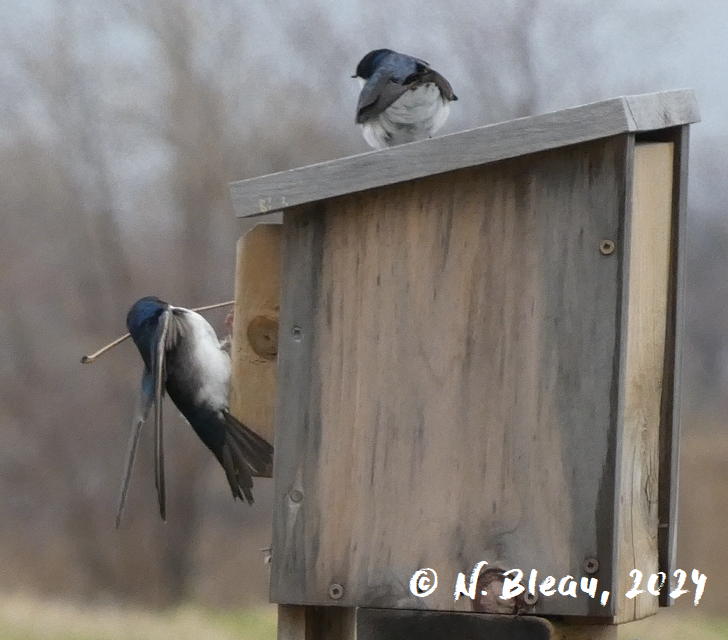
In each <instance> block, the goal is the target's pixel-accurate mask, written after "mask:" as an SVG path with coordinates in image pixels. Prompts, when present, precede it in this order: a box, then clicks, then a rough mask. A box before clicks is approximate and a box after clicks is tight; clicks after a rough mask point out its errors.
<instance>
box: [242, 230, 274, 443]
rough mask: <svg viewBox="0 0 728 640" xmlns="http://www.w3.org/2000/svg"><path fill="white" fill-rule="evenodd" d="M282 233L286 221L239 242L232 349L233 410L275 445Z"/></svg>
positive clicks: (248, 235) (251, 233)
mask: <svg viewBox="0 0 728 640" xmlns="http://www.w3.org/2000/svg"><path fill="white" fill-rule="evenodd" d="M281 236H282V225H280V224H258V225H256V226H255V227H253V228H252V229H251V230H250V231H248V232H247V233H246V234H245V235H244V236H243V237H242V238H240V240H239V241H238V248H237V267H236V271H235V309H234V312H235V313H234V318H233V341H232V349H231V353H230V356H231V358H232V379H231V383H230V409H231V412H232V414H233V415H234V416H235V417H236V418H237V419H238V420H240V421H241V422H242V423H243V424H245V425H247V426H248V427H249V428H250V429H252V430H253V431H255V432H256V433H257V434H259V435H261V436H262V437H263V438H265V439H266V440H267V441H268V442H271V443H272V442H273V432H274V425H273V414H274V409H275V396H276V381H275V377H276V356H275V354H276V353H277V350H278V308H279V296H280V271H281ZM251 342H252V344H251ZM256 351H257V352H256ZM261 354H262V355H261Z"/></svg>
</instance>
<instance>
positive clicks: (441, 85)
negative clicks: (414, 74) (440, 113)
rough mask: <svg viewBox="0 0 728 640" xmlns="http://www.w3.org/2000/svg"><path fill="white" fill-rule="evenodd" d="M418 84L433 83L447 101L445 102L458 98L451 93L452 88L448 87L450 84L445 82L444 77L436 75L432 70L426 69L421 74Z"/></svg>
mask: <svg viewBox="0 0 728 640" xmlns="http://www.w3.org/2000/svg"><path fill="white" fill-rule="evenodd" d="M420 77H421V80H420V82H434V83H435V84H436V85H437V88H438V89H439V90H440V93H441V94H442V95H443V96H444V97H445V98H446V99H447V100H457V99H458V97H457V96H456V95H455V94H454V93H453V90H452V86H450V83H449V82H448V81H447V80H445V77H444V76H442V75H440V74H439V73H437V71H435V70H434V69H429V68H428V69H427V70H426V71H425V73H423V74H422V76H420Z"/></svg>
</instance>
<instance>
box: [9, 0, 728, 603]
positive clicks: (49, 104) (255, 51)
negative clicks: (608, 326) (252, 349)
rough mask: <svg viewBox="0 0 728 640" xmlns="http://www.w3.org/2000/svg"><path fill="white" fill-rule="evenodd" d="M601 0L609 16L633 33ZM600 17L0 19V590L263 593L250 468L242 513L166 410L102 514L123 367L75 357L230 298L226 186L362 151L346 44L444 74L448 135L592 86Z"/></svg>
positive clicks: (275, 8)
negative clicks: (144, 306)
mask: <svg viewBox="0 0 728 640" xmlns="http://www.w3.org/2000/svg"><path fill="white" fill-rule="evenodd" d="M1 4H2V3H0V5H1ZM618 4H619V5H620V6H622V8H623V9H624V11H625V16H626V17H625V18H624V21H623V24H622V25H621V27H622V28H623V30H624V32H625V33H628V34H629V38H634V39H635V40H637V39H639V38H640V37H643V36H644V28H641V27H640V26H639V25H640V24H642V23H640V22H633V21H630V19H629V14H628V11H627V8H628V3H626V2H624V1H622V2H620V3H618ZM8 6H9V5H8ZM11 11H12V9H11V8H8V7H6V8H5V13H6V14H7V15H10V12H11ZM635 11H637V9H635ZM614 14H615V11H614V5H610V7H609V8H606V9H605V8H600V7H599V6H597V5H594V4H593V3H570V2H558V3H546V2H544V1H543V0H519V1H518V2H513V3H506V4H504V3H498V2H495V0H488V1H486V2H474V1H472V2H470V1H467V0H453V2H451V3H447V4H442V5H441V6H439V7H428V8H426V9H425V8H422V7H420V3H417V2H414V0H404V1H403V2H401V3H396V5H393V4H392V3H385V2H384V1H383V0H379V1H378V2H374V3H371V2H368V3H365V2H363V1H361V0H360V1H357V2H351V3H342V4H341V5H336V6H334V5H332V4H331V3H324V2H312V3H307V4H305V5H300V3H293V2H290V1H288V0H269V1H266V2H260V1H258V2H241V1H239V0H221V1H220V2H215V3H202V2H199V1H197V0H182V1H181V2H177V3H158V2H157V3H155V2H151V1H150V0H123V1H122V2H120V3H93V2H90V1H89V0H63V1H61V0H50V1H49V2H48V3H46V4H44V5H43V8H38V9H37V10H36V11H34V12H29V14H28V15H22V16H17V17H14V19H5V20H2V19H0V53H1V54H2V55H1V56H0V58H2V59H3V61H4V62H2V63H0V82H2V86H3V87H4V91H3V92H2V95H3V97H2V98H0V100H2V101H3V102H2V103H0V169H1V170H0V211H2V215H0V274H2V277H1V278H0V383H1V386H0V426H1V427H2V433H3V436H4V438H3V442H4V445H5V446H3V447H2V448H0V518H2V522H3V523H4V526H3V527H2V528H0V561H2V565H3V567H4V570H3V571H2V572H0V588H14V587H29V588H34V589H40V590H47V591H53V592H63V593H65V594H77V595H80V596H85V597H122V598H134V599H137V600H139V601H143V602H146V603H156V604H165V603H170V602H176V601H179V600H182V599H184V598H187V597H196V598H202V599H206V600H208V601H214V602H217V603H223V604H233V603H240V602H242V601H244V600H245V599H246V598H249V597H251V598H252V597H255V598H260V597H262V596H263V594H264V593H265V590H266V586H265V568H264V567H263V565H262V562H261V558H260V556H259V555H258V554H257V551H256V549H257V547H258V546H264V545H265V543H266V536H267V535H268V534H267V527H268V522H269V517H270V486H269V484H267V483H266V482H263V481H261V482H259V483H258V485H259V487H260V488H258V486H256V497H258V501H257V502H256V505H255V507H254V508H253V509H248V508H247V507H246V506H241V505H236V504H234V503H233V502H232V499H231V498H230V496H229V495H228V493H227V490H226V487H225V484H224V479H223V478H221V477H220V473H219V469H218V468H217V467H216V465H215V464H214V462H212V461H211V458H210V456H209V455H208V454H207V452H206V451H205V450H204V449H203V447H202V445H201V444H200V443H199V442H198V441H197V440H196V439H195V437H194V436H193V434H192V433H191V430H190V429H189V428H188V427H187V426H186V425H184V424H183V422H182V420H181V419H174V420H170V427H171V428H170V430H171V431H173V434H171V436H170V437H169V438H168V442H169V444H170V446H171V450H170V453H169V457H168V460H169V463H168V464H169V476H170V489H169V495H170V505H169V522H168V523H167V524H166V525H162V524H161V523H159V522H158V516H157V513H156V506H155V501H154V497H153V482H152V475H151V468H150V467H151V461H150V457H151V456H150V454H149V447H148V446H147V447H144V445H149V444H150V443H149V442H148V441H146V440H145V441H144V442H143V443H142V445H143V447H144V449H145V450H146V454H143V455H142V456H141V459H140V460H139V462H138V465H137V468H136V477H135V479H134V482H133V484H132V491H131V496H130V499H129V502H128V505H127V513H126V521H125V524H124V526H123V528H122V530H121V531H119V532H117V531H115V530H114V529H113V514H114V508H115V501H116V496H117V489H118V481H119V477H120V472H121V464H122V457H123V452H124V450H125V446H126V437H127V427H128V423H129V421H130V418H131V412H132V409H133V406H134V401H135V397H136V392H137V391H136V387H137V385H138V383H139V374H140V371H141V362H140V360H139V358H138V356H137V355H136V353H135V352H134V349H133V347H131V346H130V345H128V344H127V345H126V346H125V347H123V348H120V349H118V350H117V351H115V352H114V353H113V354H111V355H109V356H106V357H105V358H104V359H103V360H101V361H100V362H99V363H98V364H95V365H93V366H86V367H82V366H81V365H79V364H78V360H79V357H80V356H81V355H82V354H83V353H88V352H89V351H93V350H94V349H95V348H96V347H98V346H99V345H101V344H103V343H104V342H106V341H107V340H109V339H111V338H112V337H114V336H115V335H117V334H119V333H122V332H123V331H124V330H125V329H124V317H125V314H126V311H127V309H128V307H129V306H130V304H131V303H132V302H133V301H134V300H135V299H137V298H138V297H140V296H142V295H146V294H149V293H154V294H157V295H160V296H161V297H163V298H167V299H169V300H171V301H173V302H174V303H176V304H181V305H186V306H195V305H198V304H204V303H210V302H217V301H221V300H225V299H228V298H229V297H230V296H231V292H232V288H233V268H234V253H235V244H236V241H237V239H238V237H239V236H240V235H241V234H242V233H243V231H244V230H245V226H243V225H241V224H240V223H239V222H238V221H237V220H236V219H235V217H234V214H233V211H232V209H231V206H230V202H229V196H228V186H227V185H228V182H229V181H230V180H233V179H240V178H244V177H249V176H252V175H257V174H262V173H267V172H272V171H280V170H285V169H288V168H291V167H294V166H299V165H303V164H308V163H311V162H317V161H321V160H325V159H329V158H334V157H338V156H341V155H346V154H350V153H355V152H361V151H365V150H366V145H365V143H364V142H363V140H362V138H361V135H360V133H359V131H358V130H357V129H356V127H355V126H354V124H353V113H354V104H355V101H356V94H357V90H358V86H357V85H356V83H355V82H354V81H353V80H351V79H350V78H349V76H350V75H351V73H353V71H354V68H355V66H356V63H357V61H358V60H359V58H360V57H361V56H362V55H363V53H365V52H366V51H367V50H369V49H373V48H376V47H380V46H390V47H393V48H399V49H401V50H403V51H407V52H408V53H412V54H413V55H418V56H421V57H423V58H425V59H427V60H430V61H431V62H432V63H433V65H435V66H436V67H437V68H438V69H439V70H441V71H442V72H443V73H444V74H445V75H446V76H447V77H448V78H449V79H451V81H452V82H453V85H454V87H455V89H456V92H457V93H458V95H459V96H460V98H461V100H460V102H459V103H458V104H457V108H455V109H453V116H452V118H451V122H450V123H449V124H448V129H449V130H450V131H452V130H455V129H461V128H469V127H474V126H478V125H481V124H487V123H489V122H494V121H497V120H502V119H506V118H512V117H519V116H524V115H529V114H532V113H535V112H538V111H543V110H546V109H552V108H560V107H565V106H570V105H572V104H577V103H579V102H583V101H588V100H593V99H598V98H602V97H606V94H607V92H608V91H609V90H610V87H606V86H605V85H604V84H603V83H602V82H600V80H599V78H598V73H596V72H595V70H597V71H599V70H603V69H604V68H605V65H608V63H609V58H608V57H605V51H604V50H603V47H602V45H601V44H600V41H599V39H598V38H596V37H595V34H599V33H602V32H604V30H607V31H609V29H613V28H614V24H613V23H614ZM0 17H1V16H0ZM6 17H7V16H6ZM669 17H670V20H669V21H666V22H665V21H663V22H664V24H672V22H674V21H675V20H676V19H677V17H676V15H674V14H669ZM660 28H661V27H659V26H657V27H655V29H660ZM660 73H661V72H660V69H659V68H658V67H657V66H655V67H654V68H653V69H642V71H641V75H637V76H630V77H629V78H626V79H625V80H624V82H623V83H622V84H621V85H620V86H621V87H622V90H621V92H622V93H625V92H628V91H632V90H651V89H653V88H655V87H654V86H653V85H654V83H655V78H660V77H661V75H660ZM716 149H717V147H716ZM716 153H718V151H716ZM720 153H724V152H723V151H720ZM723 199H725V198H723ZM718 202H720V203H721V204H722V200H719V201H718ZM710 235H711V234H710V233H709V234H708V236H710ZM723 237H724V238H725V236H723ZM707 240H710V238H707ZM707 240H706V243H705V244H706V245H708V246H713V249H711V250H710V251H708V252H706V253H705V254H704V256H703V258H704V260H702V261H699V264H695V265H694V271H693V274H694V276H695V277H696V278H697V279H698V280H699V281H700V283H701V284H700V287H703V288H704V289H702V288H699V287H696V288H695V289H694V291H693V295H696V296H700V297H701V299H702V296H704V295H709V293H704V291H705V292H709V291H710V289H711V286H713V284H712V281H713V280H714V279H715V278H716V277H717V274H718V273H719V272H722V273H725V255H726V252H725V251H724V250H723V249H724V247H725V244H726V243H723V245H720V246H718V245H715V242H717V240H716V239H715V237H713V238H712V242H713V243H714V245H711V244H710V242H708V241H707ZM695 241H696V242H697V241H700V242H703V239H702V236H701V237H697V236H695ZM721 270H722V271H721ZM696 308H697V307H696ZM720 311H722V308H721V309H720ZM711 314H712V316H713V319H712V320H710V319H708V318H706V316H705V315H703V314H702V310H700V311H699V312H698V311H696V313H695V314H694V316H693V317H692V323H693V324H692V326H693V328H694V333H693V335H692V344H693V345H694V350H695V353H696V354H697V355H696V356H695V358H694V361H695V363H696V364H695V367H694V370H695V371H698V370H699V369H700V367H701V366H704V367H705V368H706V369H705V371H706V372H713V371H715V370H717V369H716V368H717V367H719V364H718V360H717V359H716V354H715V353H710V352H711V350H712V349H714V347H715V344H716V341H719V340H721V339H722V338H720V335H719V334H720V332H721V330H724V329H725V321H723V323H722V324H721V323H718V322H717V321H716V320H715V317H716V316H717V315H718V310H716V309H712V310H711ZM223 317H224V314H223V313H221V314H218V315H216V316H212V318H213V320H214V321H215V322H216V323H217V326H218V327H220V326H221V324H222V323H221V320H222V318H223ZM723 335H725V331H724V333H723ZM723 340H724V339H723ZM711 358H712V360H711ZM701 363H703V364H701ZM711 375H712V373H706V374H705V377H706V379H707V378H710V376H711ZM171 414H172V412H171V411H169V410H168V415H169V416H170V418H171ZM144 437H146V436H144Z"/></svg>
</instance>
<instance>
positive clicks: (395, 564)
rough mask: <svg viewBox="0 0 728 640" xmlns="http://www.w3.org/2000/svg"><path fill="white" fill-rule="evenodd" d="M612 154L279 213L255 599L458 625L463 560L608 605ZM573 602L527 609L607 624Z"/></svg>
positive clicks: (604, 150) (483, 170)
mask: <svg viewBox="0 0 728 640" xmlns="http://www.w3.org/2000/svg"><path fill="white" fill-rule="evenodd" d="M630 140H631V138H630V137H629V136H616V137H613V138H610V139H607V140H601V141H599V142H596V143H588V144H582V145H579V146H572V147H569V148H566V149H561V150H557V151H552V152H549V153H544V154H537V155H533V156H529V157H526V158H521V159H514V160H509V161H504V162H501V163H497V164H493V165H487V166H483V167H479V168H473V169H463V170H460V171H457V172H451V173H449V174H447V175H443V176H433V177H429V178H426V179H422V180H418V181H413V182H408V183H405V184H401V185H393V186H389V187H386V188H382V189H377V190H371V191H366V192H363V193H360V194H354V195H351V196H346V197H342V198H336V199H332V200H329V201H326V202H324V203H319V204H318V205H316V206H315V207H313V208H299V209H292V210H290V211H287V212H286V213H285V216H284V252H283V253H284V258H283V259H284V268H283V274H284V276H283V283H282V299H283V300H285V301H286V303H285V306H284V308H283V309H282V313H281V335H282V336H286V337H285V338H284V339H282V340H281V345H280V354H279V374H278V389H279V394H278V404H277V410H276V443H275V446H276V462H275V486H276V488H275V515H274V543H273V564H272V572H271V599H272V600H273V601H274V602H279V603H288V604H315V605H326V604H331V599H330V598H329V595H328V593H329V587H330V585H331V584H332V583H338V584H340V585H342V586H343V588H344V595H343V597H342V598H341V599H340V600H338V602H337V604H340V605H344V606H368V607H394V608H408V609H421V608H429V609H437V610H445V611H447V610H460V611H467V610H469V608H470V606H471V602H470V600H469V599H468V598H465V597H461V598H460V599H459V601H458V602H453V589H454V585H455V581H456V577H457V574H458V573H459V572H464V573H466V574H467V575H469V574H470V571H471V569H472V567H473V565H475V564H476V563H477V562H479V561H481V560H487V561H488V562H489V563H491V565H499V566H502V568H504V569H510V568H519V569H522V570H523V571H524V572H525V573H526V575H528V572H529V571H530V570H531V569H537V570H538V571H539V576H540V578H539V582H540V581H541V580H542V579H543V578H544V577H546V576H547V575H552V576H554V577H556V578H557V580H558V579H560V578H561V577H564V576H566V575H572V576H574V577H575V578H577V579H578V578H579V577H580V576H581V575H582V564H583V562H584V559H585V558H587V557H597V558H598V559H599V560H600V569H599V572H598V574H597V577H598V578H599V582H600V590H601V589H607V590H610V591H612V592H614V589H613V587H614V586H615V577H614V576H613V573H612V570H613V567H612V563H611V559H612V558H613V556H614V552H615V550H614V548H613V535H614V532H613V529H612V526H613V522H614V516H615V514H614V507H615V497H614V496H615V494H616V491H615V478H614V469H615V451H616V443H617V408H618V404H617V403H618V394H617V389H618V384H617V379H616V375H617V373H618V371H619V368H620V360H619V358H620V350H619V345H618V341H619V331H620V323H619V318H620V304H621V297H620V296H621V288H620V284H619V276H620V273H621V261H622V259H623V257H624V256H623V254H622V252H621V250H620V248H619V245H618V246H617V251H616V252H615V253H613V254H612V255H610V256H604V255H602V254H601V253H600V252H599V245H600V243H601V241H602V240H603V239H605V238H606V239H618V238H620V237H621V234H622V233H623V230H622V229H621V226H620V225H621V217H622V216H623V213H624V206H625V190H624V189H625V184H626V178H625V171H626V165H625V163H626V155H627V149H628V147H629V144H630V143H629V141H630ZM296 328H298V332H296ZM294 334H295V335H296V336H298V339H296V340H294V339H289V338H288V337H287V336H289V335H290V336H292V335H294ZM294 490H295V492H298V493H296V497H297V498H301V499H300V500H296V501H294V500H292V495H293V494H294ZM421 567H433V568H435V569H436V571H437V572H438V575H439V580H440V584H441V585H442V586H441V587H440V588H439V589H438V590H437V591H436V592H435V593H434V594H433V595H431V596H430V597H428V598H426V599H419V598H416V597H415V596H413V595H412V594H411V593H410V591H409V580H410V577H411V575H412V574H413V572H414V571H415V570H417V569H419V568H421ZM580 596H581V597H577V598H572V597H569V596H560V595H554V596H552V597H545V596H543V597H541V598H539V600H538V602H537V604H536V608H535V613H537V614H554V615H559V614H561V615H565V614H566V615H582V616H583V615H590V616H593V617H594V616H596V617H599V616H601V617H606V618H610V617H611V615H612V613H613V605H612V603H613V600H610V603H609V604H608V606H607V607H602V606H601V605H600V604H599V602H598V599H591V598H589V597H588V596H586V595H585V594H580Z"/></svg>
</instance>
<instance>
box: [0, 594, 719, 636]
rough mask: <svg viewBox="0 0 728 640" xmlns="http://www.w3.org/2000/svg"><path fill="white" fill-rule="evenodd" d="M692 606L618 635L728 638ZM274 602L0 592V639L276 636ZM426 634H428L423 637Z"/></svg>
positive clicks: (637, 624)
mask: <svg viewBox="0 0 728 640" xmlns="http://www.w3.org/2000/svg"><path fill="white" fill-rule="evenodd" d="M696 614H697V612H695V611H692V610H686V611H675V610H671V611H661V612H660V614H659V615H658V616H656V617H653V618H649V619H647V620H643V621H640V622H635V623H632V624H628V625H622V626H621V627H620V631H619V638H620V640H728V619H722V620H721V619H716V618H706V617H702V616H699V615H696ZM275 637H276V613H275V607H273V606H270V607H261V608H258V609H253V610H246V611H238V612H227V613H221V612H215V611H211V610H206V609H202V608H200V607H195V606H191V605H190V606H185V607H180V608H177V609H172V610H168V611H164V612H152V611H147V610H143V609H131V608H119V607H111V606H108V607H106V606H94V607H90V606H81V605H77V604H72V603H68V602H61V601H48V600H40V599H35V598H29V597H23V596H5V597H0V640H172V639H174V640H202V639H204V640H275ZM425 640H426V639H425Z"/></svg>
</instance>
